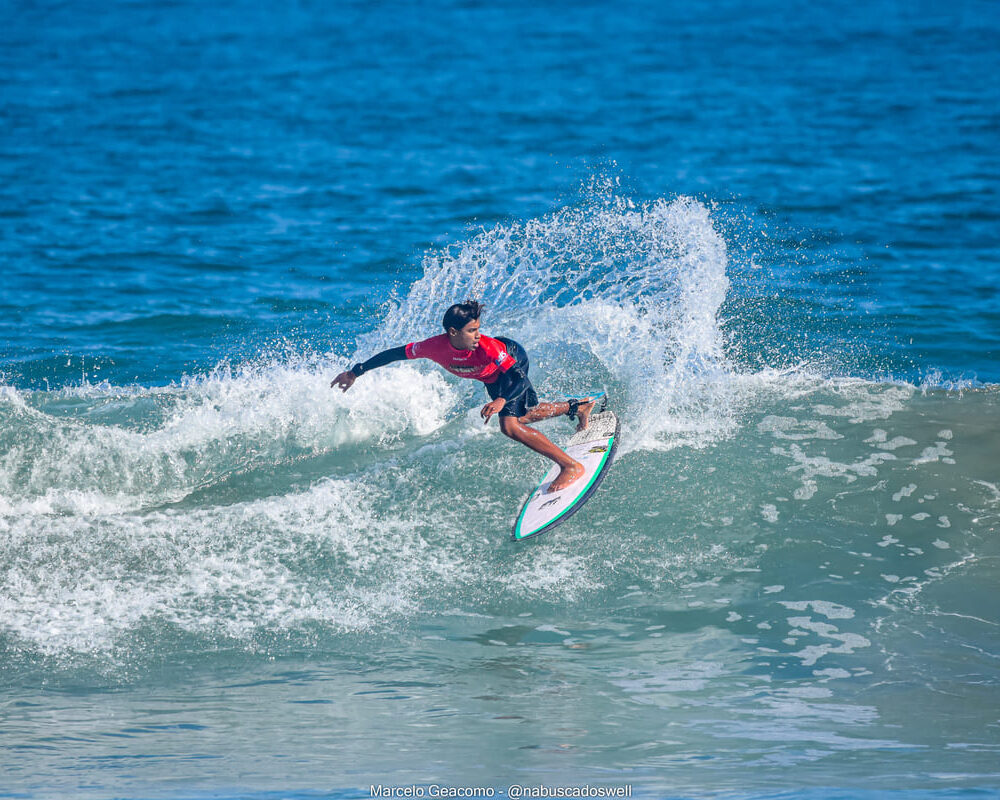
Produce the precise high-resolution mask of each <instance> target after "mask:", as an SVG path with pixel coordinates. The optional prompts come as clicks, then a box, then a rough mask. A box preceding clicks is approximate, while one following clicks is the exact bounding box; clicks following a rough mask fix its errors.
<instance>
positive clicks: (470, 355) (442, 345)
mask: <svg viewBox="0 0 1000 800" xmlns="http://www.w3.org/2000/svg"><path fill="white" fill-rule="evenodd" d="M406 357H407V358H429V359H430V360H431V361H433V362H435V363H437V364H440V365H441V366H442V367H444V368H445V369H446V370H448V372H450V373H451V374H452V375H457V376H458V377H459V378H472V379H473V380H477V381H482V382H483V383H493V382H495V381H496V379H497V378H498V377H499V376H500V374H501V373H503V372H506V371H507V370H509V369H510V368H511V367H513V366H514V365H515V364H516V363H517V362H516V361H515V359H514V357H513V356H512V355H511V354H510V353H508V352H507V347H506V345H504V343H503V342H501V341H499V340H497V339H493V338H491V337H489V336H480V337H479V344H478V346H477V347H476V349H475V350H456V349H455V348H454V347H452V346H451V342H450V341H449V340H448V334H447V333H442V334H441V335H439V336H432V337H431V338H430V339H424V340H423V341H422V342H411V343H410V344H408V345H406Z"/></svg>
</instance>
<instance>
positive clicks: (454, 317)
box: [442, 300, 483, 350]
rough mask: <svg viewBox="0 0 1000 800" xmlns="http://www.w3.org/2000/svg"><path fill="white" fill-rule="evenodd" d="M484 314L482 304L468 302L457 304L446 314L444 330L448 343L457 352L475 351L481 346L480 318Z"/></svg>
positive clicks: (473, 301) (472, 301)
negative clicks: (446, 333)
mask: <svg viewBox="0 0 1000 800" xmlns="http://www.w3.org/2000/svg"><path fill="white" fill-rule="evenodd" d="M482 313H483V305H482V303H478V302H476V301H475V300H466V301H465V302H464V303H455V305H453V306H452V307H451V308H449V309H448V310H447V311H445V312H444V321H443V323H442V324H443V325H444V329H445V330H446V331H447V332H448V341H450V342H451V346H452V347H454V348H455V349H456V350H475V349H476V347H477V346H478V345H479V316H480V314H482Z"/></svg>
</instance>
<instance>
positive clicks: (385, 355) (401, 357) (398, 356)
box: [351, 345, 409, 378]
mask: <svg viewBox="0 0 1000 800" xmlns="http://www.w3.org/2000/svg"><path fill="white" fill-rule="evenodd" d="M407 358H409V356H407V355H406V345H400V346H399V347H390V348H389V349H388V350H383V351H382V352H381V353H378V354H376V355H374V356H372V357H371V358H369V359H368V360H367V361H365V362H364V363H363V364H362V363H358V364H355V365H354V366H353V367H351V372H352V373H353V374H354V377H355V378H360V377H361V376H362V375H364V374H365V373H366V372H368V371H369V370H372V369H375V368H377V367H384V366H385V365H386V364H391V363H392V362H393V361H405V360H406V359H407Z"/></svg>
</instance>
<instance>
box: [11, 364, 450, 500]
mask: <svg viewBox="0 0 1000 800" xmlns="http://www.w3.org/2000/svg"><path fill="white" fill-rule="evenodd" d="M341 366H342V365H337V364H333V363H326V362H324V363H314V364H304V363H286V364H270V365H265V366H260V367H248V368H246V369H244V370H243V371H240V372H236V373H234V372H232V371H231V370H228V369H220V370H217V371H216V372H214V373H212V374H211V375H207V376H203V377H201V378H196V379H187V380H185V381H184V383H183V384H182V385H180V386H173V387H168V388H167V389H155V388H151V389H146V390H142V389H138V388H136V387H132V388H131V389H130V390H129V392H128V394H129V395H130V396H131V397H132V398H133V399H136V398H138V399H140V400H142V401H144V402H145V403H147V404H149V405H150V406H155V407H157V408H159V409H160V412H159V414H148V413H147V414H146V416H145V417H142V418H140V420H139V421H138V422H135V423H121V422H119V423H118V424H95V423H94V422H92V421H90V420H89V419H86V418H81V417H80V416H79V415H76V416H66V415H65V414H48V413H46V412H45V410H44V409H45V407H46V404H49V405H53V406H58V405H59V403H60V402H62V398H64V397H65V396H67V394H66V393H62V392H60V393H56V394H53V395H50V396H45V397H44V398H42V400H40V401H39V402H40V403H41V404H42V407H41V409H38V408H32V407H30V406H29V405H27V402H26V394H27V393H21V392H16V391H13V390H11V391H8V392H6V393H5V395H4V399H3V400H2V401H0V402H4V403H8V404H9V405H8V406H7V407H6V408H5V409H3V410H4V411H6V413H7V418H6V420H5V426H7V427H9V428H12V429H13V430H15V431H16V432H17V433H16V435H17V441H18V445H17V446H15V447H11V448H9V449H8V450H7V451H6V452H5V453H4V454H3V455H2V457H0V496H3V497H4V498H5V499H4V502H3V503H0V514H6V515H15V516H21V515H31V514H55V513H59V514H66V513H68V514H81V515H93V514H108V513H115V512H123V511H131V510H137V509H141V508H143V507H147V506H151V505H159V504H163V503H169V502H177V501H179V500H181V499H183V498H184V497H186V496H188V495H189V494H190V493H192V492H193V491H196V490H198V489H203V488H205V487H206V486H209V485H212V484H215V483H218V482H220V481H222V480H224V479H225V478H227V477H228V476H230V475H233V474H238V473H240V472H245V471H247V470H248V469H253V468H255V467H260V466H274V465H276V464H281V463H284V462H288V461H292V460H296V459H299V458H302V457H304V456H316V455H320V454H322V453H326V452H330V451H332V450H336V449H338V448H343V447H345V446H349V445H356V444H359V443H361V442H365V441H372V440H377V441H379V442H380V443H381V444H383V445H390V446H391V445H392V443H393V442H395V441H398V440H400V438H401V437H403V436H404V435H407V434H410V435H417V436H420V435H426V434H428V433H430V432H431V431H433V430H435V429H437V428H438V427H440V426H441V425H443V424H444V421H445V419H446V417H447V414H448V412H449V411H450V409H451V408H452V407H453V405H454V404H455V401H456V394H455V392H454V390H453V388H452V387H451V386H450V385H449V384H448V383H447V382H446V381H445V380H444V378H443V377H442V376H441V375H438V374H427V373H423V372H419V371H417V370H416V369H414V368H413V367H412V366H409V365H401V366H398V367H396V368H387V369H386V370H384V371H380V372H378V373H373V374H371V375H365V376H363V378H362V379H360V380H359V381H358V382H357V384H356V385H355V387H354V388H352V389H351V391H350V392H348V393H347V394H342V393H341V392H340V391H335V390H331V389H330V388H329V383H330V379H331V378H332V376H333V375H335V374H336V372H337V371H339V369H340V367H341ZM67 391H68V392H69V393H71V394H75V395H77V396H79V397H81V398H82V399H85V400H87V399H89V400H91V401H93V404H94V407H98V408H99V407H101V406H100V403H101V402H102V400H101V398H102V397H103V395H104V393H105V392H104V390H103V389H102V388H100V387H98V388H97V389H95V388H94V387H90V388H89V389H87V390H86V391H84V390H82V389H80V388H79V387H78V388H76V389H74V390H67ZM11 417H13V418H12V419H11Z"/></svg>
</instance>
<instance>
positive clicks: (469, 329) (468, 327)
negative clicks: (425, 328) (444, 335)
mask: <svg viewBox="0 0 1000 800" xmlns="http://www.w3.org/2000/svg"><path fill="white" fill-rule="evenodd" d="M448 339H449V341H450V342H451V346H452V347H454V348H455V349H456V350H475V349H476V348H477V347H479V320H478V319H474V320H472V321H471V322H467V323H466V324H465V326H464V327H463V328H462V329H461V330H459V329H458V328H449V329H448Z"/></svg>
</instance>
